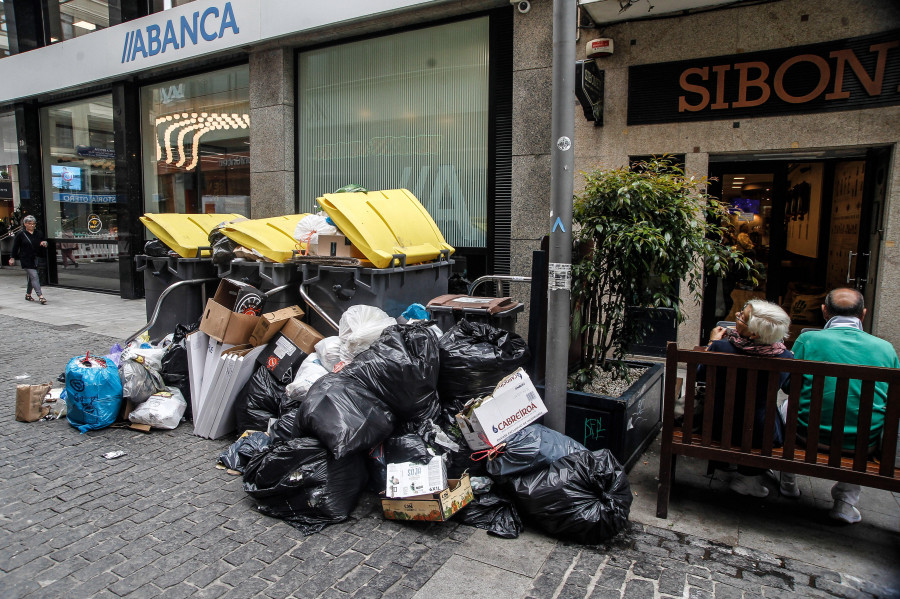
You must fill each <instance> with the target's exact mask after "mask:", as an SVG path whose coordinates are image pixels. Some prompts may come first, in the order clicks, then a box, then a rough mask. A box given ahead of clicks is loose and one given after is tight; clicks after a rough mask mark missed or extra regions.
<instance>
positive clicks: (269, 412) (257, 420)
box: [234, 366, 284, 433]
mask: <svg viewBox="0 0 900 599" xmlns="http://www.w3.org/2000/svg"><path fill="white" fill-rule="evenodd" d="M283 393H284V385H283V384H281V383H280V382H279V381H277V380H276V379H275V377H273V376H272V373H271V372H269V371H268V370H266V368H265V367H264V366H259V367H257V369H256V372H254V373H253V376H251V377H250V380H249V381H247V384H246V385H244V387H243V388H242V389H241V391H240V393H238V396H237V399H236V400H235V402H234V415H235V420H236V421H237V430H238V432H239V433H243V432H244V431H265V430H268V429H269V418H278V417H279V416H280V415H281V410H280V403H279V402H280V398H281V395H282V394H283Z"/></svg>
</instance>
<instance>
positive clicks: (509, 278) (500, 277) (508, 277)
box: [469, 275, 531, 295]
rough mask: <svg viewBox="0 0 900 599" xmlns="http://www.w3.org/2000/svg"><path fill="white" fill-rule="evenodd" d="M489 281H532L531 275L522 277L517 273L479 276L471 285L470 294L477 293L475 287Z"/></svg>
mask: <svg viewBox="0 0 900 599" xmlns="http://www.w3.org/2000/svg"><path fill="white" fill-rule="evenodd" d="M488 281H500V282H501V283H530V282H531V277H522V276H517V275H484V276H483V277H478V278H477V279H475V281H474V282H473V283H472V284H471V285H469V295H474V294H475V288H476V287H478V286H479V285H481V284H482V283H486V282H488Z"/></svg>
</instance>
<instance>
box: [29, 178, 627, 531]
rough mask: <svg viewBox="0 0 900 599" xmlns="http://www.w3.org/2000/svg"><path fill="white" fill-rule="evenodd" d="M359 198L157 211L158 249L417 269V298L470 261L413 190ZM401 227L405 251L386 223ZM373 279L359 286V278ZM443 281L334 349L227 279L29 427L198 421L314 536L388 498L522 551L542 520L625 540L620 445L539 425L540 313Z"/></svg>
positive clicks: (358, 319)
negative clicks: (63, 421)
mask: <svg viewBox="0 0 900 599" xmlns="http://www.w3.org/2000/svg"><path fill="white" fill-rule="evenodd" d="M342 191H343V193H336V194H326V195H325V196H324V197H322V198H319V204H320V205H321V206H323V207H324V208H325V212H323V213H319V214H311V215H306V214H303V215H291V216H284V217H276V218H270V219H258V220H253V221H251V220H247V219H243V218H242V217H239V216H238V215H166V214H156V215H151V214H148V215H146V216H145V217H144V218H143V219H142V221H143V222H144V223H145V224H146V225H147V227H148V228H149V229H150V230H151V232H153V233H154V234H155V235H156V237H157V239H156V240H154V241H152V242H150V243H148V245H147V249H146V251H147V252H148V254H151V253H156V255H159V256H169V257H170V258H171V259H177V258H175V257H174V256H181V257H183V258H185V259H188V258H190V259H211V260H212V261H213V262H216V261H224V262H228V261H231V260H235V259H241V258H242V259H247V260H259V261H263V262H265V261H269V262H291V261H296V260H298V259H312V260H315V259H316V257H319V258H326V259H329V260H332V259H334V260H338V262H339V263H340V264H342V265H343V264H348V265H351V266H354V265H355V267H358V266H359V265H366V264H367V265H368V266H370V267H375V268H376V269H385V268H390V269H392V272H393V270H398V271H402V272H400V273H399V275H398V276H399V277H400V278H399V279H398V280H397V281H393V280H391V284H389V285H384V288H385V289H386V290H387V291H384V294H388V293H389V292H394V291H396V288H398V287H402V286H403V281H404V278H403V277H405V276H406V275H407V268H409V269H410V272H412V270H413V269H419V270H420V271H421V269H422V268H423V267H422V266H411V267H409V266H408V265H412V264H415V265H421V264H423V263H428V261H433V260H442V261H443V262H442V264H443V265H445V266H446V265H447V259H448V256H449V253H450V252H452V251H453V248H451V247H450V246H449V245H447V244H446V242H444V239H443V236H442V235H441V233H440V231H439V230H438V229H437V226H436V225H435V224H434V221H433V220H431V217H430V216H429V215H428V213H427V212H426V211H425V210H424V208H423V207H422V206H421V204H420V203H419V202H418V200H416V199H415V197H413V196H412V194H411V193H409V192H408V191H406V190H389V191H384V192H368V193H367V192H365V190H362V189H360V188H350V189H345V190H342ZM401 218H402V220H403V221H404V223H406V224H407V225H409V226H407V227H406V229H405V232H404V234H403V235H401V236H400V237H402V238H403V242H402V243H401V242H400V239H399V238H398V236H397V234H396V232H395V231H394V230H393V229H391V228H389V227H388V228H385V227H384V224H385V223H386V222H397V221H398V219H401ZM407 233H408V234H407ZM173 254H174V256H173ZM398 256H399V258H398ZM341 261H346V262H341ZM398 261H399V263H400V266H397V264H398ZM355 267H354V268H351V267H349V266H348V267H347V272H348V273H349V274H346V275H345V274H341V275H340V276H341V277H351V279H352V280H357V279H353V277H356V274H354V273H355ZM337 268H340V269H343V268H344V267H343V266H340V267H337ZM448 270H449V269H448ZM304 272H306V271H304ZM425 274H426V275H427V276H426V277H424V278H425V279H428V278H430V279H433V280H434V281H435V282H434V283H432V284H431V285H425V286H422V287H421V288H419V287H416V289H417V290H419V291H418V292H422V291H424V292H425V293H430V295H428V296H427V297H423V298H421V300H427V299H428V297H431V298H434V299H433V300H431V301H430V302H427V305H423V304H420V303H413V304H412V305H409V302H408V299H407V300H406V301H405V303H403V304H400V303H399V301H398V299H397V297H386V295H384V294H383V295H379V294H378V293H374V294H373V295H372V297H374V298H376V299H377V300H378V301H379V302H380V304H381V305H366V304H359V303H357V304H354V303H353V302H350V301H347V300H348V299H349V298H342V299H341V301H343V303H342V304H341V302H340V301H339V302H338V305H342V306H343V307H342V313H341V314H340V317H339V323H337V334H336V335H331V336H326V335H323V334H321V333H320V332H319V330H317V329H316V328H314V327H313V326H311V325H310V324H309V322H310V319H309V318H308V315H307V314H306V312H305V311H304V309H303V308H301V307H300V306H299V305H288V306H286V307H285V306H283V304H281V305H278V306H276V305H270V306H268V310H267V305H266V304H267V301H269V296H268V294H267V293H265V292H263V291H261V290H260V289H259V288H257V287H255V286H254V285H252V284H250V283H249V282H248V281H247V280H235V279H230V278H221V280H220V283H219V286H218V289H217V290H216V293H215V295H214V296H213V297H212V298H210V299H209V300H208V301H207V302H206V305H205V308H204V310H203V312H202V317H201V318H200V320H199V322H195V323H190V324H187V323H186V324H179V325H178V326H176V327H175V330H174V331H172V332H171V334H169V335H168V336H167V337H166V338H165V339H163V340H162V342H160V343H159V344H157V345H153V344H151V343H149V339H148V338H147V337H146V336H144V337H142V338H139V339H137V340H135V341H132V342H131V343H128V344H127V345H126V346H125V347H121V346H119V345H118V344H117V345H116V346H115V347H113V348H112V350H111V351H110V354H109V355H107V356H103V357H95V356H90V355H86V356H78V357H74V358H72V359H71V360H70V362H69V364H68V365H67V366H66V371H65V375H64V377H63V380H64V382H65V390H64V391H63V392H62V393H57V397H55V398H54V399H55V400H56V401H57V403H56V404H55V406H53V407H51V406H49V405H47V404H45V403H43V401H44V397H45V394H46V392H47V389H46V388H43V387H42V388H40V389H35V388H26V389H22V390H21V393H20V395H21V396H22V401H21V412H22V415H23V418H21V419H23V420H30V421H31V420H36V419H38V418H42V417H43V418H46V417H54V415H55V417H60V416H61V415H62V414H65V416H66V418H67V419H68V421H69V423H70V424H71V425H72V426H73V427H76V428H77V429H78V430H79V431H81V432H82V433H84V432H86V431H90V430H94V429H98V428H103V427H106V426H109V425H111V424H113V423H114V422H116V421H117V420H119V419H120V418H124V419H126V420H128V421H129V422H130V426H131V427H133V428H137V429H139V430H144V431H150V430H151V429H174V428H176V427H177V426H179V423H180V422H182V421H183V420H191V421H192V423H193V433H194V434H195V435H198V436H201V437H205V438H209V439H219V438H222V437H225V436H228V435H234V434H237V435H239V437H238V439H237V441H235V442H234V443H233V444H232V445H231V446H230V447H228V448H227V449H226V450H225V451H224V452H222V454H221V455H220V456H218V460H217V461H218V463H219V465H220V467H222V468H225V469H227V470H228V471H229V472H231V473H233V474H239V475H241V476H242V479H243V488H244V491H245V492H246V493H247V494H248V495H249V496H250V497H252V498H253V499H254V501H255V502H256V506H257V509H258V510H259V511H260V512H261V513H264V514H266V515H269V516H272V517H275V518H281V519H283V520H285V521H286V522H288V523H290V524H291V525H293V526H295V527H297V528H298V529H300V530H301V531H303V532H304V533H305V534H311V533H314V532H317V531H320V530H321V529H322V528H324V527H325V526H328V525H329V524H333V523H336V522H341V521H343V520H345V519H347V518H348V517H349V515H350V514H351V512H352V511H353V510H354V508H355V507H356V505H357V503H358V501H359V499H360V496H361V495H362V494H363V493H367V492H371V493H376V494H378V496H379V497H380V498H381V504H382V509H383V513H384V516H385V518H389V519H395V520H413V521H434V522H440V521H445V520H447V519H449V518H455V519H456V520H458V521H462V522H463V523H466V524H470V525H473V526H477V527H479V528H483V529H486V530H487V531H488V532H489V533H490V534H492V535H495V536H498V537H503V538H515V537H517V536H518V535H519V534H520V533H521V532H522V531H523V529H524V526H525V523H526V522H531V523H534V524H535V525H536V526H538V527H539V528H541V529H542V530H543V531H545V532H547V533H549V534H552V535H555V536H559V537H561V538H564V539H567V540H574V541H578V542H583V543H597V542H600V541H603V540H605V539H608V538H610V537H612V536H614V535H616V534H617V533H618V532H619V531H621V530H622V529H623V528H624V526H625V524H626V522H627V519H628V514H629V509H630V506H631V501H632V496H631V491H630V487H629V484H628V480H627V477H626V475H625V472H624V471H623V468H622V467H621V465H620V464H619V463H618V462H617V461H616V459H615V458H614V457H613V456H612V454H611V453H610V452H609V451H607V450H599V451H596V452H591V451H589V450H587V449H586V448H585V447H584V446H582V445H581V444H580V443H578V442H577V441H575V440H574V439H571V438H569V437H566V436H565V435H563V434H561V433H558V432H555V431H553V430H550V429H548V428H545V427H544V426H542V425H541V424H540V423H539V421H540V419H541V417H542V416H543V415H545V414H546V413H547V408H546V407H545V406H544V404H543V402H542V401H541V398H540V395H539V394H538V392H537V390H536V389H535V387H534V385H533V384H532V381H531V379H530V377H529V375H528V372H527V368H528V366H529V363H530V355H529V350H528V346H527V344H526V342H525V341H524V340H523V339H522V338H521V337H520V336H518V335H516V334H515V332H514V326H515V325H514V323H515V314H516V313H517V312H519V311H521V310H522V305H521V304H519V303H517V302H514V301H512V300H511V299H510V298H501V299H492V298H471V297H468V296H466V295H463V296H460V295H459V294H456V295H447V292H448V286H449V287H451V290H452V283H453V282H452V280H451V281H450V282H449V284H448V279H447V278H446V276H445V277H444V278H440V277H436V276H432V274H431V273H427V272H426V273H425ZM220 276H223V275H220ZM411 276H412V275H411V274H410V277H411ZM334 280H337V279H334ZM341 280H343V279H341ZM407 281H408V280H407ZM408 286H409V285H408ZM462 289H463V290H465V283H462ZM334 291H335V292H337V286H335V289H334ZM370 291H371V287H370ZM379 293H380V292H379ZM407 295H409V293H408V292H407ZM304 300H305V301H306V302H307V304H309V307H311V308H314V309H316V311H317V312H319V309H318V307H317V306H316V305H315V304H314V302H313V300H312V299H310V298H308V297H304ZM480 300H486V301H485V302H481V301H480ZM417 301H419V300H417ZM476 304H482V307H480V308H477V309H476V308H474V306H475V305H476ZM389 306H390V307H389ZM388 310H390V313H389V312H388ZM319 313H320V312H319ZM148 326H149V325H148ZM24 387H28V386H24ZM31 387H36V386H31ZM18 414H19V402H18V397H17V417H18ZM110 459H112V458H110Z"/></svg>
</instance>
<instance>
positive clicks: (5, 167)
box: [0, 112, 20, 237]
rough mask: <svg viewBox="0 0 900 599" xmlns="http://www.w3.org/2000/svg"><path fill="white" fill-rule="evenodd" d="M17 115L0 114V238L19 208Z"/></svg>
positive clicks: (10, 113)
mask: <svg viewBox="0 0 900 599" xmlns="http://www.w3.org/2000/svg"><path fill="white" fill-rule="evenodd" d="M17 138H18V137H17V135H16V115H15V113H13V112H5V113H0V237H2V236H3V235H5V234H6V233H7V232H8V231H9V228H10V226H11V225H13V224H15V223H13V222H12V221H13V219H12V218H10V217H12V216H13V212H14V211H15V209H16V208H18V207H19V203H20V198H19V144H18V143H17Z"/></svg>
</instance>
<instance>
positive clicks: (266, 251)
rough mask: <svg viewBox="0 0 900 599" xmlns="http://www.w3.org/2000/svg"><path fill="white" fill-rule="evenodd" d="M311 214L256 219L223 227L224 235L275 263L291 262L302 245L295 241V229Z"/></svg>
mask: <svg viewBox="0 0 900 599" xmlns="http://www.w3.org/2000/svg"><path fill="white" fill-rule="evenodd" d="M307 216H309V214H290V215H288V216H274V217H272V218H256V219H252V220H244V221H241V222H239V223H233V224H231V225H228V226H227V227H222V233H224V234H225V236H226V237H227V238H228V239H230V240H232V241H234V242H235V243H237V244H240V245H242V246H244V247H245V248H249V249H251V250H256V251H257V252H259V253H260V254H262V255H263V256H265V257H266V258H268V259H269V260H272V261H274V262H289V261H290V260H291V258H293V256H294V250H296V249H300V247H301V246H302V244H300V243H298V242H297V240H296V239H294V229H296V228H297V223H298V222H300V220H301V219H303V218H305V217H307Z"/></svg>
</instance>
